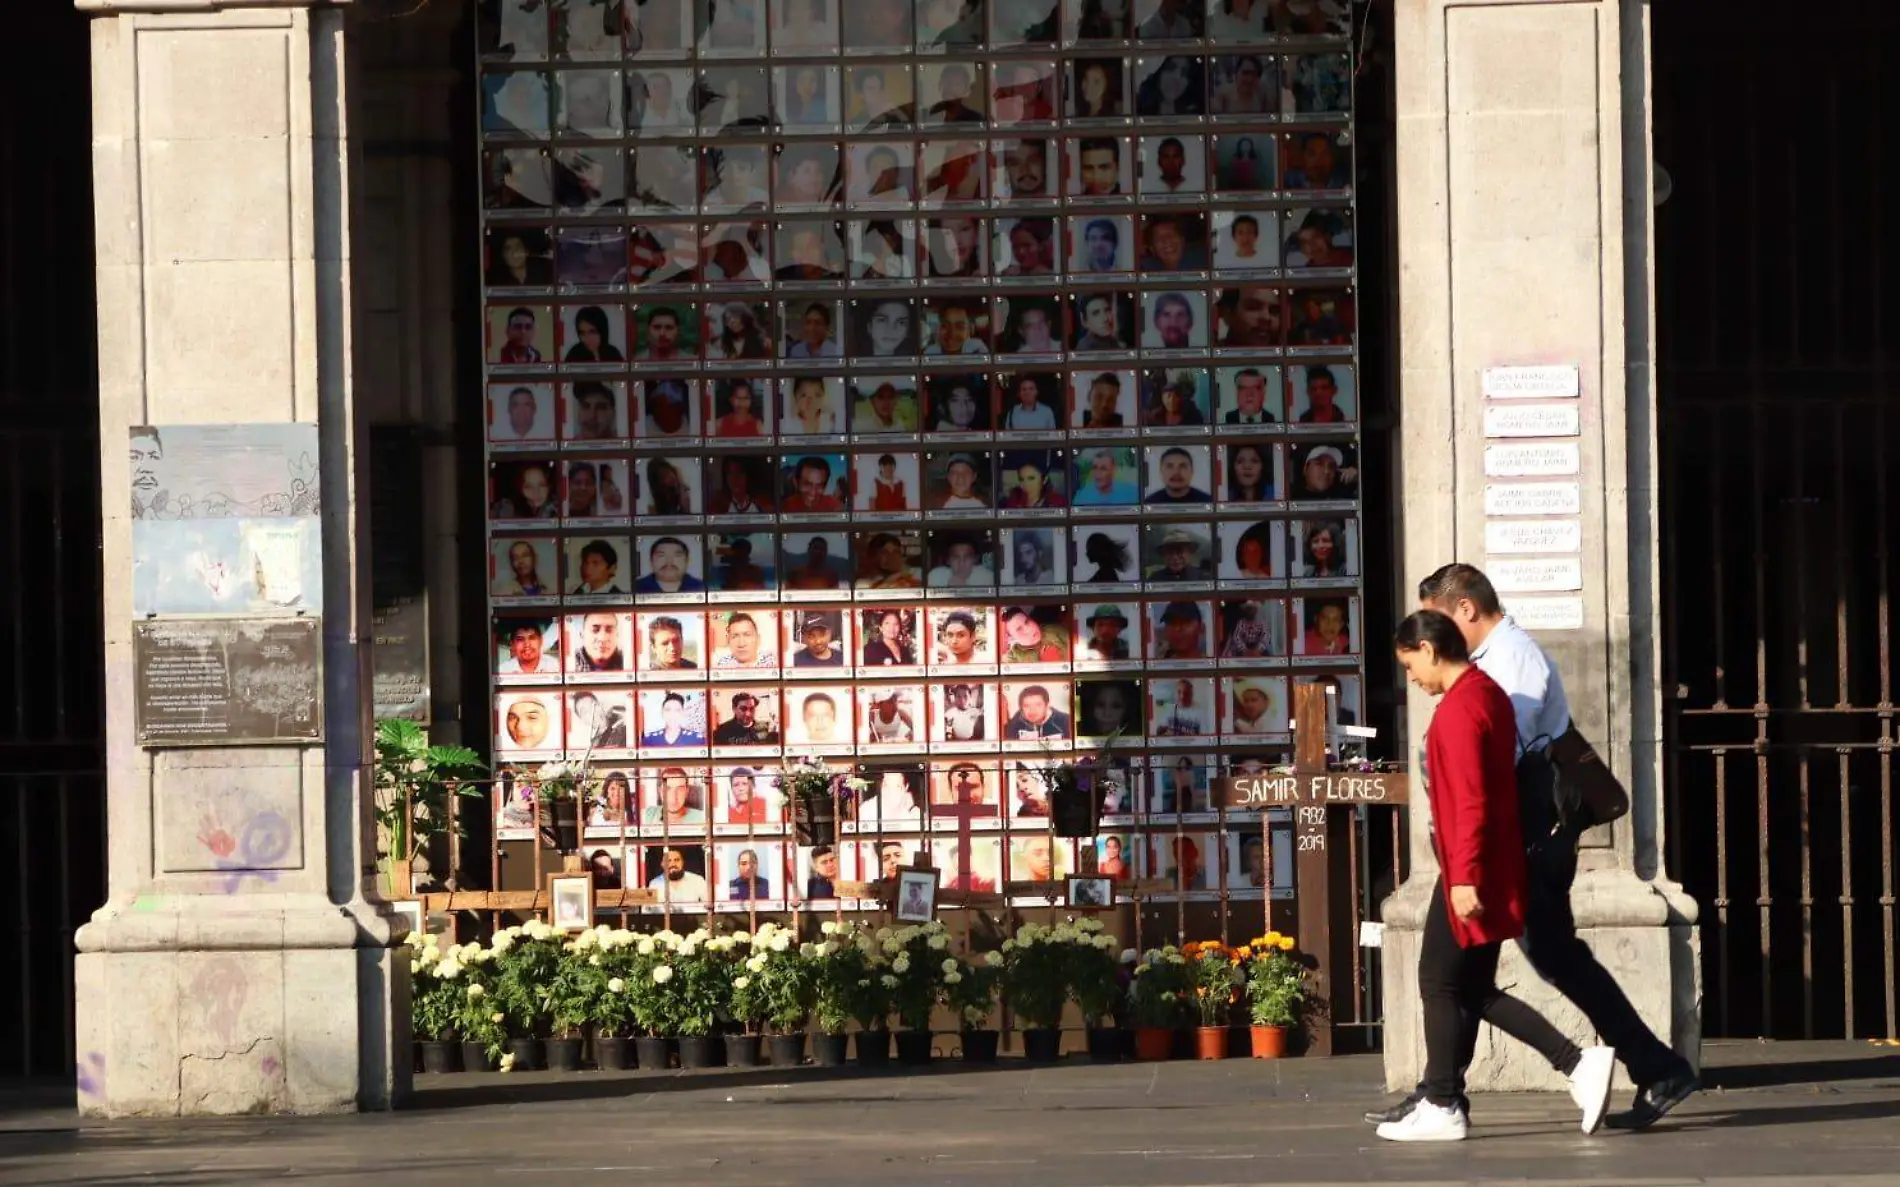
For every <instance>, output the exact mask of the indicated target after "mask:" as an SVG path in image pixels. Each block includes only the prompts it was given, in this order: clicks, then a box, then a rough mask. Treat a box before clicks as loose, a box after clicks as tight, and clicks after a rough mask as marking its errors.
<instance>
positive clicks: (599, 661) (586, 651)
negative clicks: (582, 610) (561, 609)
mask: <svg viewBox="0 0 1900 1187" xmlns="http://www.w3.org/2000/svg"><path fill="white" fill-rule="evenodd" d="M625 622H626V616H625V615H621V614H615V613H613V612H612V611H608V610H598V611H592V612H590V613H587V614H570V615H568V617H567V637H568V640H569V646H570V650H569V652H568V658H569V663H568V668H569V670H570V671H575V672H625V671H627V670H628V669H627V656H626V652H624V651H623V650H621V646H620V640H621V632H622V630H623V624H624V623H625Z"/></svg>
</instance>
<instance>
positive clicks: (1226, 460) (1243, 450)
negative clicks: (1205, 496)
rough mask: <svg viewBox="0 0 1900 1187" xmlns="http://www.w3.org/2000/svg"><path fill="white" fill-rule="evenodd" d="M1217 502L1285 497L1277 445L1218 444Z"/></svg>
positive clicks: (1244, 502) (1249, 501)
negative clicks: (1218, 498) (1218, 482)
mask: <svg viewBox="0 0 1900 1187" xmlns="http://www.w3.org/2000/svg"><path fill="white" fill-rule="evenodd" d="M1220 450H1221V453H1220V459H1221V467H1220V479H1221V481H1220V501H1221V503H1222V504H1223V505H1229V506H1234V505H1244V504H1249V503H1273V502H1277V501H1279V500H1280V499H1281V498H1283V497H1285V492H1286V476H1285V475H1283V474H1281V473H1280V464H1281V455H1280V447H1279V446H1278V445H1274V444H1272V443H1270V442H1254V441H1236V442H1232V443H1230V444H1227V445H1223V446H1221V447H1220Z"/></svg>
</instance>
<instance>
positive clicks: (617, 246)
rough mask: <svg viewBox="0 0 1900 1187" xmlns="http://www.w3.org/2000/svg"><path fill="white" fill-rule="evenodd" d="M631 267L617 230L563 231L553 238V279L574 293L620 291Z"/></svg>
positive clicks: (623, 238)
mask: <svg viewBox="0 0 1900 1187" xmlns="http://www.w3.org/2000/svg"><path fill="white" fill-rule="evenodd" d="M630 263H631V256H630V255H629V253H628V244H627V232H626V231H625V230H623V229H622V228H620V227H562V228H561V229H560V230H559V231H556V232H555V234H554V277H555V279H556V280H558V281H559V282H560V283H561V284H562V285H564V286H567V287H569V288H574V289H589V288H593V289H598V288H616V289H617V288H619V287H621V286H622V285H624V284H626V283H627V272H628V268H629V265H630Z"/></svg>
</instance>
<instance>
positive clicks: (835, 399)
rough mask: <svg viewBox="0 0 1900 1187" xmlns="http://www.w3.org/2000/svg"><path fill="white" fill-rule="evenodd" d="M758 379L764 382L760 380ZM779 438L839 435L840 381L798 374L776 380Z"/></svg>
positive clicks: (842, 408) (842, 424)
mask: <svg viewBox="0 0 1900 1187" xmlns="http://www.w3.org/2000/svg"><path fill="white" fill-rule="evenodd" d="M760 382H764V381H763V380H761V381H760ZM778 390H779V408H778V433H779V436H781V437H787V438H795V437H841V436H843V435H844V430H845V403H844V398H845V388H844V380H843V379H840V378H838V377H836V376H831V377H828V378H826V377H820V376H817V375H799V376H795V377H793V378H791V379H781V380H779V381H778Z"/></svg>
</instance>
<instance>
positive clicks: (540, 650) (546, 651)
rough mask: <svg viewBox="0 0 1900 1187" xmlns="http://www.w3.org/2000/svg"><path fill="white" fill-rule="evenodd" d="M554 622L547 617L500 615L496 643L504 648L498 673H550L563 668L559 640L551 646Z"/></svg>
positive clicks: (496, 625)
mask: <svg viewBox="0 0 1900 1187" xmlns="http://www.w3.org/2000/svg"><path fill="white" fill-rule="evenodd" d="M552 628H553V624H552V623H550V622H549V621H548V620H546V619H544V618H498V619H496V620H495V642H496V645H497V647H498V648H499V649H500V650H501V651H502V656H501V659H500V662H498V663H497V664H496V665H495V674H496V675H498V676H525V675H535V676H546V675H554V674H558V673H559V672H560V670H561V660H560V656H559V655H557V654H556V652H557V651H558V650H559V644H558V641H557V642H556V645H555V646H553V647H550V646H548V642H549V641H548V632H549V631H550V630H551V629H552Z"/></svg>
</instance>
